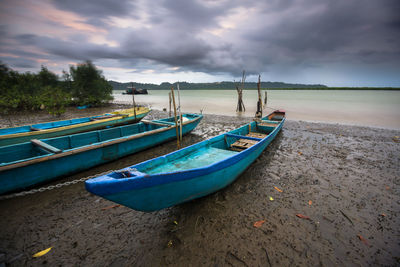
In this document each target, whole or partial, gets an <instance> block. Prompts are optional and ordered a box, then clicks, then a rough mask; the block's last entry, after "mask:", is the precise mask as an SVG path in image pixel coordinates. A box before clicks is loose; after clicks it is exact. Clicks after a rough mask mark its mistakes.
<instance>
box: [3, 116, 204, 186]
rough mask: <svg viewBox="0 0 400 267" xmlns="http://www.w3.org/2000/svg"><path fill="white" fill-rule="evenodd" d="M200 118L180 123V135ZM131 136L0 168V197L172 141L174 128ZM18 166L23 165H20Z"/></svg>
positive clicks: (191, 127)
mask: <svg viewBox="0 0 400 267" xmlns="http://www.w3.org/2000/svg"><path fill="white" fill-rule="evenodd" d="M201 118H202V117H201V116H199V117H198V118H197V119H195V120H193V121H190V122H188V123H186V124H184V125H183V130H182V133H183V134H187V133H189V132H190V131H192V130H193V129H194V128H195V127H196V126H197V125H198V124H199V122H200V120H201ZM139 124H141V123H139ZM103 131H107V130H103ZM103 131H101V132H103ZM78 135H79V134H78ZM75 136H77V135H75ZM134 137H135V136H134V135H133V136H131V137H129V136H128V137H124V138H121V140H118V139H114V140H111V141H107V142H103V143H100V144H97V145H96V146H93V147H90V146H87V147H83V148H80V149H77V150H70V151H68V150H67V151H65V152H64V153H61V154H52V155H50V156H48V157H44V158H40V159H38V160H37V162H36V163H33V164H29V165H26V166H21V167H17V168H12V169H9V170H2V168H3V169H5V168H6V167H7V166H5V167H0V194H4V193H7V192H10V191H16V190H21V189H24V188H28V187H30V186H33V185H37V184H40V183H44V182H48V181H51V180H54V179H56V178H58V177H60V176H65V175H70V174H73V173H76V172H79V171H82V170H85V169H88V168H91V167H94V166H96V165H99V164H103V163H106V162H109V161H113V160H116V159H118V158H121V157H124V156H127V155H130V154H133V153H136V152H139V151H141V150H144V149H147V148H150V147H153V146H156V145H158V144H161V143H163V142H166V141H168V140H171V139H175V138H176V130H175V127H162V128H160V129H157V130H155V132H154V133H152V134H149V135H145V136H140V137H138V138H134ZM58 138H61V137H58ZM129 138H131V139H129ZM49 140H51V139H49ZM43 141H46V140H43ZM19 164H20V165H24V163H23V162H22V163H19ZM49 170H51V171H49Z"/></svg>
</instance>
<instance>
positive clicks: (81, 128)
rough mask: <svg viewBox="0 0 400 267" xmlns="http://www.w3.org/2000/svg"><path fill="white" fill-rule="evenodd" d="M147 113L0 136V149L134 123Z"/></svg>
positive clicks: (142, 112) (144, 111) (145, 110)
mask: <svg viewBox="0 0 400 267" xmlns="http://www.w3.org/2000/svg"><path fill="white" fill-rule="evenodd" d="M149 112H150V110H149V109H147V108H146V109H144V110H143V111H141V112H140V113H139V112H138V114H136V116H134V115H133V114H130V115H129V116H117V117H114V118H108V119H103V120H98V121H88V122H85V123H81V124H75V125H69V126H64V127H56V128H50V129H44V130H40V131H30V132H21V133H15V134H9V135H0V147H1V146H8V145H13V144H19V143H24V142H29V141H30V140H32V139H43V138H52V137H57V136H63V135H70V134H75V133H81V132H88V131H94V130H99V129H104V128H108V127H114V126H119V125H126V124H130V123H135V122H139V121H140V120H141V119H143V118H144V117H145V116H146V115H147V114H148V113H149Z"/></svg>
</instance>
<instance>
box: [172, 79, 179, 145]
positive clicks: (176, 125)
mask: <svg viewBox="0 0 400 267" xmlns="http://www.w3.org/2000/svg"><path fill="white" fill-rule="evenodd" d="M171 95H172V103H173V105H174V118H175V129H176V142H177V144H178V149H180V148H181V144H180V142H179V131H178V121H177V118H176V105H175V95H174V87H171Z"/></svg>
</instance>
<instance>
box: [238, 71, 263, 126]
mask: <svg viewBox="0 0 400 267" xmlns="http://www.w3.org/2000/svg"><path fill="white" fill-rule="evenodd" d="M245 80H246V72H245V71H243V74H242V79H241V81H240V83H236V82H235V87H236V91H237V93H238V103H237V107H236V112H242V111H246V108H245V106H244V103H243V89H244V82H245ZM257 91H258V101H257V111H256V115H255V117H256V119H259V118H261V117H262V110H263V103H262V100H261V75H258V83H257ZM266 105H267V91H265V97H264V106H266Z"/></svg>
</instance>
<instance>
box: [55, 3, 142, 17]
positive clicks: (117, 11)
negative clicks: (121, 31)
mask: <svg viewBox="0 0 400 267" xmlns="http://www.w3.org/2000/svg"><path fill="white" fill-rule="evenodd" d="M52 2H53V3H54V4H55V6H56V7H57V8H59V9H62V10H67V11H72V12H74V13H77V14H80V15H82V16H84V17H90V18H95V17H97V18H101V17H107V16H125V15H128V14H129V13H130V11H131V10H132V8H134V7H135V4H134V1H131V0H118V1H113V0H84V1H82V0H68V1H64V0H52Z"/></svg>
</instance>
